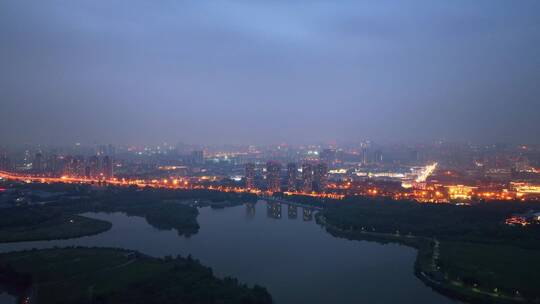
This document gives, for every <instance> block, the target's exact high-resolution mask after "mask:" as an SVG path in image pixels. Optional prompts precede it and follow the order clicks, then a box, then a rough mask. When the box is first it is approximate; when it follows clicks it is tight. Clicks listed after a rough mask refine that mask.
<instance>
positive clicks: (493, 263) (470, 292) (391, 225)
mask: <svg viewBox="0 0 540 304" xmlns="http://www.w3.org/2000/svg"><path fill="white" fill-rule="evenodd" d="M531 209H533V210H540V205H538V204H528V203H517V202H516V203H509V202H503V203H495V202H493V203H482V204H479V205H473V206H465V207H464V206H454V205H424V204H418V203H413V202H403V201H384V200H378V201H373V200H367V199H361V198H355V199H350V200H349V201H345V202H341V203H336V204H333V205H330V206H328V208H326V209H325V210H324V211H323V212H321V213H320V214H319V216H318V221H319V223H321V224H323V225H324V226H325V227H326V229H327V231H328V232H330V233H331V234H333V235H335V236H338V237H345V238H349V239H356V240H371V241H378V242H397V243H401V244H404V245H407V246H411V247H415V248H417V249H418V257H417V261H416V264H415V273H416V275H417V276H418V277H419V278H420V279H422V280H423V281H424V282H425V283H426V284H428V285H430V286H432V287H433V288H434V289H436V290H438V291H440V292H442V293H444V294H447V295H449V296H451V297H454V298H458V299H461V300H465V301H467V302H473V303H522V302H527V303H540V288H539V286H540V226H539V225H530V226H527V227H521V226H520V227H513V226H508V225H505V224H504V219H505V218H506V217H507V216H509V215H510V214H512V213H517V212H524V211H527V210H531Z"/></svg>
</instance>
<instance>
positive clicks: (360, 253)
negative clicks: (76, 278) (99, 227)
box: [0, 201, 455, 304]
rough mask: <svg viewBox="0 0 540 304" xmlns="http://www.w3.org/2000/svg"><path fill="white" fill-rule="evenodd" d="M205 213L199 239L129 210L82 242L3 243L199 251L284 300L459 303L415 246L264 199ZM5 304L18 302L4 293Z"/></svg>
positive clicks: (222, 269)
mask: <svg viewBox="0 0 540 304" xmlns="http://www.w3.org/2000/svg"><path fill="white" fill-rule="evenodd" d="M199 211H200V214H199V217H198V221H199V224H200V226H201V228H200V231H199V232H198V233H197V234H195V235H193V236H191V237H184V236H179V235H178V234H177V233H176V231H164V230H158V229H156V228H154V227H152V226H150V225H149V224H148V223H147V222H146V220H145V219H144V218H141V217H129V216H127V215H125V214H124V213H108V214H107V213H86V214H84V215H85V216H88V217H92V218H98V219H102V220H106V221H109V222H112V223H113V227H112V229H111V230H109V231H107V232H104V233H102V234H99V235H95V236H89V237H81V238H77V239H69V240H59V241H38V242H23V243H11V244H0V252H6V251H12V250H21V249H29V248H47V247H52V246H60V247H61V246H72V245H80V246H106V247H122V248H127V249H133V250H138V251H140V252H143V253H145V254H148V255H152V256H157V257H163V256H166V255H177V254H180V255H182V256H187V255H188V254H191V255H192V256H193V257H194V258H196V259H199V260H200V261H201V262H202V263H203V264H204V265H206V266H210V267H212V268H213V270H214V272H215V273H216V274H217V275H218V276H233V277H236V278H238V279H239V280H240V281H241V282H244V283H248V284H250V285H251V284H254V283H257V284H259V285H261V286H264V287H266V288H268V290H269V292H270V293H271V294H272V296H273V297H274V300H275V302H276V303H278V304H289V303H291V304H292V303H455V301H453V300H450V299H448V298H446V297H444V296H442V295H440V294H438V293H436V292H435V291H433V290H432V289H430V288H429V287H427V286H425V285H424V284H423V283H422V282H421V281H420V280H419V279H418V278H416V277H415V276H414V273H413V267H414V261H415V258H416V250H415V249H413V248H410V247H406V246H402V245H398V244H385V245H383V244H379V243H376V242H367V241H350V240H346V239H341V238H336V237H333V236H331V235H330V234H329V233H327V232H326V231H325V230H324V229H323V228H322V227H320V226H319V225H317V224H316V223H315V219H314V211H312V210H310V209H304V208H300V207H292V206H291V207H289V206H287V205H285V204H277V203H267V202H265V201H259V202H258V203H257V204H245V205H241V206H236V207H229V208H224V209H211V208H208V207H206V208H201V209H199ZM0 303H14V299H13V298H12V297H11V298H10V297H9V296H7V295H6V294H5V293H4V294H0Z"/></svg>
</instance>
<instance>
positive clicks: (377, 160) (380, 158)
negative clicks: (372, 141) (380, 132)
mask: <svg viewBox="0 0 540 304" xmlns="http://www.w3.org/2000/svg"><path fill="white" fill-rule="evenodd" d="M373 158H374V161H375V163H377V164H382V162H383V153H382V151H381V150H377V151H375V153H373Z"/></svg>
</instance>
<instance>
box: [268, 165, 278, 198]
mask: <svg viewBox="0 0 540 304" xmlns="http://www.w3.org/2000/svg"><path fill="white" fill-rule="evenodd" d="M280 174H281V164H280V163H279V162H276V161H269V162H267V163H266V186H267V189H268V191H271V192H279V191H280V190H281V181H280V178H279V177H280Z"/></svg>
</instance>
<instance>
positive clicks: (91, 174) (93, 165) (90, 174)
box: [85, 155, 100, 178]
mask: <svg viewBox="0 0 540 304" xmlns="http://www.w3.org/2000/svg"><path fill="white" fill-rule="evenodd" d="M99 171H100V170H99V158H98V157H97V156H96V155H93V156H90V157H89V158H88V164H87V165H86V171H85V175H86V177H87V178H96V177H99V173H100V172H99Z"/></svg>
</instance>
